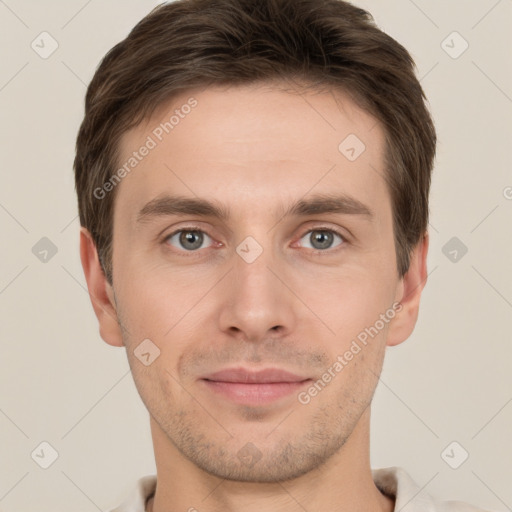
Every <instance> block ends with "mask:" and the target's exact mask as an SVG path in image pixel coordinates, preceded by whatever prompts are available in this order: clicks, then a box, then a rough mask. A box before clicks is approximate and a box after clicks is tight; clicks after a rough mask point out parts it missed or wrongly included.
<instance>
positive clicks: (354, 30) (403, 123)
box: [74, 0, 436, 284]
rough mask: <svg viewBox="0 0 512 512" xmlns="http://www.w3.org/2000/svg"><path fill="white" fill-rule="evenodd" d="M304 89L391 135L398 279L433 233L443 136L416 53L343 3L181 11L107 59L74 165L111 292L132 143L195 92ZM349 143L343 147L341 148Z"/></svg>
mask: <svg viewBox="0 0 512 512" xmlns="http://www.w3.org/2000/svg"><path fill="white" fill-rule="evenodd" d="M280 79H283V80H290V79H292V80H293V79H298V80H299V81H301V82H305V83H308V84H311V86H313V87H320V86H327V87H334V88H338V89H340V90H343V91H345V92H347V93H348V94H350V96H351V97H352V98H354V100H355V101H356V102H357V104H358V105H359V106H360V107H361V108H364V109H365V110H366V111H368V112H369V113H370V114H372V115H373V116H374V117H375V118H376V119H377V120H378V121H379V122H380V123H381V125H382V127H383V129H384V133H385V138H386V148H385V165H386V173H385V179H386V182H387V186H388V189H389V192H390V195H391V200H392V209H393V231H394V239H395V247H396V258H397V271H398V274H399V276H400V277H402V276H403V275H404V274H405V273H406V272H407V270H408V268H409V263H410V252H411V251H412V249H413V248H414V247H415V246H416V245H417V243H418V242H419V241H420V240H421V239H422V237H423V235H424V233H425V232H426V230H427V224H428V213H429V212H428V196H429V189H430V181H431V171H432V166H433V162H434V157H435V148H436V133H435V129H434V125H433V122H432V119H431V117H430V114H429V112H428V109H427V107H426V98H425V95H424V92H423V90H422V88H421V85H420V83H419V81H418V79H417V78H416V76H415V65H414V61H413V59H412V58H411V56H410V55H409V53H408V52H407V50H406V49H405V48H404V47H403V46H401V45H400V44H399V43H398V42H396V41H395V40H394V39H393V38H391V37H390V36H388V35H387V34H385V33H384V32H382V31H381V30H380V29H379V28H377V26H376V25H375V23H374V21H373V18H372V16H371V15H370V14H369V13H368V12H366V11H364V10H363V9H360V8H358V7H355V6H354V5H351V4H350V3H348V2H345V1H342V0H258V1H256V2H255V1H254V0H177V1H175V2H172V3H165V4H161V5H159V6H158V7H156V8H155V9H153V10H152V11H151V12H150V13H149V14H148V15H147V16H146V17H145V18H144V19H142V20H141V21H140V22H139V23H138V24H137V25H136V26H135V27H134V28H133V30H132V31H131V32H130V33H129V35H128V36H127V37H126V38H125V39H124V40H123V41H121V42H120V43H118V44H116V45H115V46H114V47H113V48H112V49H111V50H110V51H109V52H108V53H107V54H106V55H105V57H104V58H103V60H102V62H101V63H100V65H99V67H98V69H97V70H96V73H95V75H94V77H93V79H92V81H91V83H90V84H89V87H88V89H87V95H86V99H85V116H84V119H83V122H82V124H81V126H80V130H79V133H78V137H77V142H76V157H75V161H74V169H75V185H76V191H77V195H78V209H79V215H80V224H81V225H82V226H85V227H86V228H87V229H88V230H89V231H90V233H91V235H92V237H93V240H94V242H95V244H96V248H97V251H98V256H99V259H100V262H101V265H102V269H103V272H104V273H105V276H106V278H107V280H108V282H109V283H110V284H112V237H113V211H114V209H113V205H114V199H115V195H116V190H115V189H114V190H113V191H112V192H111V193H109V194H107V195H106V196H105V197H104V198H101V199H98V198H97V197H96V195H95V194H94V191H95V190H97V189H98V187H102V185H103V184H104V183H105V182H107V181H108V180H109V179H110V178H111V176H113V174H114V172H115V170H116V166H117V165H118V146H119V141H120V138H121V136H122V135H123V133H125V132H126V131H127V130H128V129H130V128H131V127H133V126H136V125H137V124H139V123H140V122H141V121H143V120H144V119H147V118H148V117H149V116H150V115H151V114H152V113H153V112H154V110H155V109H156V107H157V106H159V105H160V104H162V102H163V101H167V100H169V99H170V98H171V97H173V96H174V95H176V94H178V93H182V92H184V91H186V90H187V89H192V88H196V87H208V86H211V85H230V84H232V85H238V84H240V85H242V84H249V83H253V82H261V81H264V82H265V81H269V82H271V81H275V80H280ZM340 142H341V141H340Z"/></svg>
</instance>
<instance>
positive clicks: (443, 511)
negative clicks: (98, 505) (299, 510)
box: [111, 466, 490, 512]
mask: <svg viewBox="0 0 512 512" xmlns="http://www.w3.org/2000/svg"><path fill="white" fill-rule="evenodd" d="M372 476H373V481H374V482H375V485H376V486H377V487H378V488H379V489H380V491H381V492H382V493H383V494H387V495H388V496H390V497H392V498H395V511H396V512H490V511H488V510H484V509H481V508H477V507H474V506H472V505H470V504H468V503H465V502H462V501H439V500H436V499H435V498H433V497H432V496H430V495H429V494H427V493H426V492H425V491H423V492H421V488H420V486H419V485H418V484H417V483H416V482H415V481H414V480H413V479H412V478H411V477H410V476H409V475H408V474H407V473H406V472H405V470H404V469H402V468H400V467H396V466H395V467H390V468H380V469H372ZM155 488H156V475H147V476H143V477H142V478H140V479H139V480H138V481H137V484H136V486H135V489H134V490H133V492H132V494H131V496H130V497H129V499H127V500H126V501H125V502H124V503H123V504H121V505H120V506H119V507H117V508H116V509H114V510H111V512H145V510H146V509H145V506H146V501H147V500H148V499H149V498H150V497H151V496H152V495H153V493H154V492H155Z"/></svg>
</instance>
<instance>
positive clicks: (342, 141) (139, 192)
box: [115, 84, 386, 223]
mask: <svg viewBox="0 0 512 512" xmlns="http://www.w3.org/2000/svg"><path fill="white" fill-rule="evenodd" d="M144 147H147V148H149V149H148V150H144V151H141V150H142V149H143V148H144ZM134 152H135V153H138V155H137V156H136V157H135V156H133V155H134ZM142 152H144V156H142V157H141V154H140V153H142ZM383 153H384V136H383V131H382V129H381V127H380V124H379V123H378V122H377V121H376V120H375V118H374V117H373V116H371V115H370V114H368V113H367V112H365V111H364V110H362V109H361V108H359V107H358V106H357V105H356V104H355V103H354V102H353V101H352V100H351V98H350V97H349V96H348V95H347V94H346V93H344V92H342V91H315V90H296V91H290V90H286V91H285V90H283V88H280V87H276V86H271V85H268V84H267V85H255V84H252V85H248V86H236V87H212V88H207V89H204V90H193V91H189V92H186V93H183V94H180V95H179V96H176V97H174V98H173V99H172V100H169V101H167V102H165V103H162V104H161V105H160V106H159V107H158V108H157V109H156V110H155V112H154V113H153V115H152V116H151V118H150V119H147V120H146V121H145V122H144V123H141V124H140V125H138V126H136V127H135V128H133V129H132V130H130V131H128V132H127V133H125V134H124V136H123V137H122V140H121V143H120V152H119V154H120V161H119V162H118V164H119V166H120V167H121V166H123V165H125V164H126V163H127V162H128V161H129V160H130V159H131V160H132V161H133V162H132V163H134V164H135V165H134V166H133V167H132V168H130V169H129V172H127V173H125V174H126V177H125V178H123V180H122V183H120V185H118V187H119V190H118V191H117V194H118V195H117V199H116V203H119V205H116V207H115V208H116V212H118V211H119V210H122V214H123V217H124V218H126V217H130V219H131V222H132V223H134V222H135V217H136V214H137V212H138V211H139V209H140V208H142V207H143V205H144V204H146V203H147V202H148V201H150V200H152V199H154V198H155V197H157V196H158V195H161V194H162V193H164V192H165V193H172V194H179V195H182V196H183V195H187V196H192V197H193V196H198V197H210V198H212V197H215V198H217V199H218V200H219V202H221V203H225V204H235V203H236V204H237V205H238V207H239V208H241V209H246V210H247V213H250V212H251V208H252V212H253V214H254V207H255V206H259V207H260V209H261V204H265V202H266V203H267V204H269V202H271V201H273V200H275V201H276V202H279V203H281V210H282V209H283V205H286V204H289V202H290V199H291V198H295V199H297V198H299V197H301V196H304V195H305V194H307V193H308V192H309V191H311V192H312V193H313V192H316V193H326V192H328V193H330V192H333V191H336V190H338V191H341V192H344V193H347V194H349V195H351V196H353V197H357V198H358V199H359V200H361V201H362V202H366V203H368V202H370V203H371V202H373V203H375V202H377V203H378V202H379V201H380V202H382V201H384V200H386V198H385V195H386V187H385V182H384V180H383V175H384V162H383ZM134 159H135V160H136V161H134ZM128 167H129V166H128ZM128 167H127V168H128ZM128 199H129V200H128Z"/></svg>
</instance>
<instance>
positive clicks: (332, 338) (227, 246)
mask: <svg viewBox="0 0 512 512" xmlns="http://www.w3.org/2000/svg"><path fill="white" fill-rule="evenodd" d="M192 96H193V97H194V98H195V99H196V100H197V106H196V107H195V108H194V109H192V110H191V112H190V113H189V114H188V115H187V116H185V117H184V118H183V119H180V122H179V124H178V125H176V126H175V127H174V129H173V130H172V131H171V132H170V133H169V134H166V135H165V136H164V137H163V139H162V141H158V144H157V145H156V147H155V148H153V149H151V151H150V152H149V154H148V155H147V156H145V157H144V158H143V159H142V161H141V162H140V163H139V164H138V165H137V167H136V168H135V169H134V170H133V171H132V172H131V173H130V174H129V175H127V176H126V177H125V178H124V179H123V181H122V182H121V183H120V184H119V185H118V186H117V187H118V189H117V191H116V194H117V196H116V200H115V208H114V242H113V247H114V249H113V287H111V286H110V285H109V284H108V282H107V281H106V279H105V277H104V275H103V272H102V270H101V267H100V264H99V261H98V257H97V252H96V249H95V246H94V243H93V241H92V239H91V237H90V234H89V233H88V232H87V230H86V229H85V228H81V234H80V246H81V260H82V265H83V268H84V273H85V277H86V280H87V285H88V289H89V293H90V295H91V300H92V305H93V308H94V311H95V313H96V316H97V318H98V321H99V330H100V335H101V337H102V338H103V340H104V341H105V342H107V343H108V344H110V345H113V346H119V347H123V346H124V347H126V349H127V356H128V360H129V363H130V366H131V369H132V374H133V377H134V380H135V383H136V386H137V389H138V391H139V394H140V396H141V398H142V400H143V402H144V404H145V405H146V407H147V409H148V411H149V413H150V425H151V433H152V439H153V445H154V452H155V461H156V467H157V488H156V493H155V495H154V497H153V498H151V499H150V500H149V502H148V503H147V510H148V511H152V512H175V511H176V512H177V511H187V510H189V509H190V508H191V507H194V508H195V509H197V510H198V511H199V512H213V511H221V510H222V511H224V512H238V511H244V512H261V511H262V510H264V511H266V512H277V511H279V512H296V511H303V510H310V511H313V510H317V511H323V510H368V511H370V510H371V511H383V512H384V511H385V512H389V511H392V510H393V509H394V500H393V499H391V498H389V497H387V496H384V495H383V494H382V493H381V492H380V491H379V490H378V488H377V487H376V485H375V483H374V482H373V479H372V475H371V468H370V456H369V451H370V448H369V425H370V405H371V400H372V397H373V394H374V391H375V387H376V385H377V382H378V376H379V375H380V372H381V368H382V363H383V358H384V354H385V349H386V347H388V346H394V345H397V344H399V343H402V342H403V341H405V340H406V339H407V338H408V337H409V336H410V334H411V333H412V331H413V329H414V326H415V323H416V321H417V317H418V310H419V303H420V296H421V292H422V290H423V287H424V285H425V282H426V277H427V269H426V258H427V251H428V235H427V233H425V234H424V237H423V238H422V239H421V241H420V242H419V243H418V245H417V246H416V247H415V248H414V250H413V251H412V253H411V259H410V261H411V262H410V266H409V270H408V272H407V273H406V274H405V276H403V277H402V278H400V277H399V275H398V272H397V267H396V264H397V263H396V255H395V246H394V239H393V224H392V209H391V199H390V195H389V191H388V189H387V187H386V184H385V182H384V180H383V177H382V176H383V174H384V172H385V170H384V163H383V151H384V134H383V130H382V129H381V126H380V124H378V123H376V121H375V119H374V118H373V117H372V116H370V115H369V114H368V113H366V112H365V111H363V110H361V109H360V108H359V107H357V106H356V105H355V103H353V102H352V101H351V99H350V98H349V96H348V95H346V94H345V93H343V92H341V91H336V93H331V92H326V91H316V92H315V91H305V90H304V91H301V93H300V94H297V93H293V92H289V91H284V90H282V89H280V88H278V87H276V86H275V85H267V86H261V85H254V84H253V85H247V86H237V87H232V88H229V89H228V88H220V87H219V88H208V89H205V90H201V91H197V90H196V91H189V92H187V93H184V94H182V95H180V96H178V97H175V98H173V99H172V101H170V102H168V103H166V104H163V105H161V106H160V107H159V108H158V109H157V111H156V112H155V113H154V115H153V117H152V118H151V119H149V120H148V121H147V122H145V123H142V124H140V125H138V126H137V127H135V128H134V129H132V130H130V131H129V132H127V133H126V134H125V135H124V136H123V138H122V141H121V157H120V165H122V162H125V161H126V160H127V158H129V156H130V155H131V153H132V152H133V151H134V150H137V149H138V148H140V146H141V145H142V144H144V141H145V140H146V139H147V136H148V135H150V134H151V133H152V130H154V128H155V127H156V126H158V125H159V123H160V122H162V121H163V120H168V119H169V118H170V116H171V115H172V114H173V112H174V110H175V109H176V108H180V106H181V105H183V104H184V103H186V102H187V99H188V98H190V97H192ZM349 134H355V135H357V137H358V138H359V139H360V140H362V141H364V144H365V146H366V149H365V151H364V152H363V153H362V154H361V155H360V156H359V157H358V158H357V159H356V160H354V161H349V160H348V159H347V158H346V157H345V156H344V155H343V154H342V153H341V152H340V151H339V149H338V146H339V144H340V142H342V141H343V140H344V139H345V137H347V136H348V135H349ZM322 193H325V194H327V193H328V194H336V195H339V194H345V195H349V196H351V197H353V198H355V199H357V200H358V201H360V202H361V203H363V204H364V205H366V206H367V207H368V208H369V209H370V210H371V211H372V213H373V217H372V218H369V216H367V215H364V214H353V213H346V212H345V213H339V212H337V213H336V212H335V213H332V212H331V213H320V214H310V215H306V216H301V215H290V216H285V217H283V213H284V212H285V210H286V209H287V208H288V207H289V206H290V205H291V204H293V203H295V202H296V201H298V200H300V199H308V198H311V197H312V196H313V195H315V194H322ZM163 194H173V195H180V196H184V197H191V198H196V199H197V198H202V199H208V200H209V201H212V202H215V204H217V205H220V206H223V207H225V208H228V209H229V211H230V216H229V217H228V218H227V219H221V218H217V217H214V216H204V215H199V214H180V215H176V214H174V215H165V216H156V217H151V218H149V219H147V220H146V221H145V222H137V213H138V212H139V210H140V209H141V208H142V207H143V206H144V205H145V204H146V203H148V202H149V201H151V200H153V199H154V198H156V197H160V196H161V195H163ZM191 227H192V228H193V227H195V229H191ZM178 229H182V230H185V231H186V230H187V229H188V230H189V231H197V230H200V231H201V232H202V234H203V235H202V236H203V239H202V240H203V242H202V243H200V244H198V245H200V247H199V248H195V249H193V250H191V249H190V248H189V247H190V246H191V245H193V241H194V239H193V238H192V242H189V243H188V245H185V246H183V245H182V243H183V240H181V242H180V233H178V234H177V235H175V236H173V237H170V236H169V235H171V234H172V233H173V232H175V231H177V230H178ZM310 230H314V231H313V233H311V232H310ZM326 230H327V231H329V230H337V231H338V232H339V233H340V235H341V237H340V236H339V235H337V234H336V233H334V234H333V235H332V243H331V244H330V245H329V244H327V247H326V248H325V246H324V247H322V246H320V248H319V246H318V244H316V245H315V240H314V239H313V240H312V235H314V234H317V235H318V231H320V233H325V231H326ZM186 232H188V231H186ZM248 236H251V237H252V238H253V239H254V240H256V241H257V243H258V244H259V246H261V248H262V249H263V252H262V253H261V254H260V255H259V256H258V257H257V258H256V259H255V260H254V261H252V262H251V263H248V262H247V261H245V260H244V259H243V258H242V257H241V256H240V255H239V253H237V251H236V248H237V246H239V245H240V244H241V243H242V242H243V241H244V240H245V239H246V237H248ZM328 240H331V239H328ZM186 242H187V240H186V239H185V243H186ZM315 250H316V252H315ZM394 302H399V303H401V305H402V309H401V310H400V312H398V313H396V315H395V316H394V318H393V319H392V320H391V321H389V323H386V324H385V326H384V328H383V329H381V330H380V331H379V334H378V335H377V336H375V337H374V338H373V339H371V340H370V341H369V343H368V344H367V346H365V347H364V349H363V350H362V351H361V352H360V353H359V354H357V355H356V356H354V358H353V360H352V361H350V362H349V364H347V365H346V367H344V368H343V370H342V371H341V372H339V373H338V374H336V376H335V377H334V378H332V380H331V381H330V383H329V384H328V385H327V386H326V387H325V388H324V389H323V390H322V391H321V392H319V393H318V394H317V395H316V396H315V397H314V398H312V400H311V401H310V403H308V404H302V403H300V402H299V401H298V400H297V396H296V394H292V395H289V396H286V397H283V398H281V399H279V400H277V401H275V402H273V403H271V404H268V405H262V406H243V405H239V404H236V403H233V402H231V401H230V400H229V399H227V398H225V397H223V396H222V397H221V396H219V395H216V394H213V393H212V392H211V391H210V390H209V389H207V388H206V387H205V386H204V381H201V377H202V376H204V375H205V374H206V373H209V372H213V371H217V370H220V369H223V368H226V367H228V366H230V367H231V366H244V367H246V368H255V369H259V368H265V367H278V368H282V369H285V370H288V371H291V372H294V373H297V374H300V375H303V376H306V377H308V378H311V379H313V380H314V381H316V380H317V379H319V378H320V377H321V376H322V374H323V373H324V371H325V369H326V368H327V367H329V366H332V364H333V363H334V362H335V361H336V358H337V356H338V355H340V354H343V353H344V352H346V350H347V349H348V348H349V347H350V344H351V342H352V340H354V339H355V337H356V336H357V335H358V333H360V332H361V331H362V330H364V328H365V327H369V326H372V325H374V324H375V322H376V320H378V319H379V315H380V314H382V313H385V312H386V311H388V310H389V309H390V308H391V307H392V304H393V303H394ZM147 338H149V339H150V340H151V341H152V343H154V345H155V346H157V347H158V348H159V350H160V356H159V357H158V358H156V359H155V360H154V361H153V362H152V363H151V364H150V365H148V366H145V365H144V364H142V363H141V361H140V360H139V359H138V358H137V357H136V356H135V355H134V350H135V349H136V348H137V346H138V345H139V344H140V343H141V342H142V340H144V339H147ZM305 389H306V390H307V387H306V388H305ZM248 443H251V446H254V447H256V449H257V451H258V453H259V456H260V458H259V460H258V461H257V462H256V463H254V464H248V463H247V460H243V459H242V458H240V457H239V456H237V454H238V453H239V451H240V450H241V449H242V448H243V447H244V446H246V445H247V444H248Z"/></svg>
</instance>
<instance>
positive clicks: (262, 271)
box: [218, 249, 300, 342]
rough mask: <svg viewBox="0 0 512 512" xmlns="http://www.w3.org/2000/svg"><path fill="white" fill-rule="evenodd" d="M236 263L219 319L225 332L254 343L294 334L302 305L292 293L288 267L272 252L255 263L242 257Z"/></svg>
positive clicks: (225, 285) (225, 288)
mask: <svg viewBox="0 0 512 512" xmlns="http://www.w3.org/2000/svg"><path fill="white" fill-rule="evenodd" d="M241 254H242V253H241ZM233 259H234V266H233V268H232V270H231V272H229V273H228V275H227V276H226V278H225V279H224V280H223V282H222V286H223V288H222V290H221V293H222V296H223V300H222V301H221V310H220V312H219V316H218V319H219V320H218V321H219V327H220V329H221V330H222V332H225V333H228V334H229V335H230V336H234V337H239V338H241V339H244V340H247V341H252V342H258V341H261V340H263V339H268V338H269V337H272V338H275V337H282V336H286V335H288V334H290V333H291V332H292V331H293V330H294V328H295V323H296V321H297V308H298V307H299V304H300V302H299V301H298V299H297V298H296V296H295V295H294V294H293V292H292V291H291V289H293V285H292V283H291V276H290V275H289V273H288V272H287V271H286V267H285V264H284V263H279V262H278V261H277V260H276V259H274V258H273V257H272V255H271V254H270V249H269V250H264V251H263V252H262V253H261V254H260V255H259V256H258V257H257V258H256V259H255V260H254V261H251V259H250V258H249V259H244V257H243V254H242V256H240V255H239V254H238V253H237V254H235V256H234V258H233Z"/></svg>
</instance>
